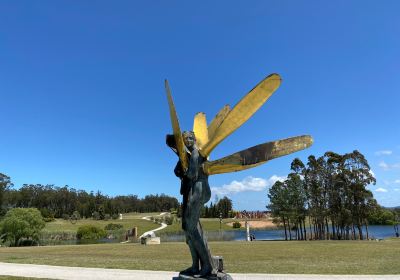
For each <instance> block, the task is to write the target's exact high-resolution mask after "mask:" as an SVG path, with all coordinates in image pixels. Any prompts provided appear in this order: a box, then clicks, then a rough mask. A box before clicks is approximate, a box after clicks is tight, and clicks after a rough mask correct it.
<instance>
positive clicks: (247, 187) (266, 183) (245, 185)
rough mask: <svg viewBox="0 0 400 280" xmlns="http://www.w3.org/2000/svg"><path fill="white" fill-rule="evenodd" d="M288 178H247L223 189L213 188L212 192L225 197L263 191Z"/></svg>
mask: <svg viewBox="0 0 400 280" xmlns="http://www.w3.org/2000/svg"><path fill="white" fill-rule="evenodd" d="M285 179H286V177H280V176H277V175H273V176H271V177H270V178H269V179H264V178H256V177H252V176H249V177H246V178H244V179H243V180H242V181H236V180H235V181H232V182H231V183H229V184H226V185H223V186H222V187H213V188H211V192H212V193H213V195H218V196H224V195H229V194H234V193H239V192H245V191H255V192H259V191H263V190H265V189H267V188H269V187H271V186H272V185H273V184H275V182H276V181H284V180H285Z"/></svg>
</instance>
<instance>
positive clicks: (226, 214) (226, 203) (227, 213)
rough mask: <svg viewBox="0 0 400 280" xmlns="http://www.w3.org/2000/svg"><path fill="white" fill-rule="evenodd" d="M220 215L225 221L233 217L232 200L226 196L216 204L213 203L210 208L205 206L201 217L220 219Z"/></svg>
mask: <svg viewBox="0 0 400 280" xmlns="http://www.w3.org/2000/svg"><path fill="white" fill-rule="evenodd" d="M220 215H222V218H224V219H226V218H232V217H233V205H232V200H230V199H229V198H228V197H226V196H224V197H223V198H221V199H220V200H218V201H217V202H216V203H215V204H213V203H212V202H211V203H210V206H207V205H206V206H204V208H203V209H202V212H201V217H203V218H219V217H220Z"/></svg>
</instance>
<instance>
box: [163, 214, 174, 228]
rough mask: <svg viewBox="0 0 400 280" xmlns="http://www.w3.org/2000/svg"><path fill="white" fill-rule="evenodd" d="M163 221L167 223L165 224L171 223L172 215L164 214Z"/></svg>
mask: <svg viewBox="0 0 400 280" xmlns="http://www.w3.org/2000/svg"><path fill="white" fill-rule="evenodd" d="M164 222H165V223H166V224H167V225H169V226H170V225H172V224H173V223H174V217H172V216H164Z"/></svg>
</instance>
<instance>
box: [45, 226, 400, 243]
mask: <svg viewBox="0 0 400 280" xmlns="http://www.w3.org/2000/svg"><path fill="white" fill-rule="evenodd" d="M368 231H369V237H370V238H373V239H385V238H389V237H394V236H395V232H394V228H393V226H369V227H368ZM250 233H251V234H254V236H255V238H256V240H285V231H284V230H281V229H267V230H250ZM363 234H364V235H365V228H363ZM205 235H206V236H207V240H208V241H244V240H246V231H245V230H228V231H208V232H205ZM159 236H160V238H161V242H184V241H185V235H184V233H183V232H172V233H161V235H159ZM292 236H293V237H294V236H295V233H294V232H292ZM121 241H123V240H122V237H120V238H115V239H106V238H104V239H100V240H76V239H69V240H49V239H43V240H41V242H40V244H41V245H75V244H98V243H119V242H121Z"/></svg>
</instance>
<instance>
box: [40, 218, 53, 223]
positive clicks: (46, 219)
mask: <svg viewBox="0 0 400 280" xmlns="http://www.w3.org/2000/svg"><path fill="white" fill-rule="evenodd" d="M54 220H55V219H54V217H46V218H43V221H45V222H46V223H49V222H52V221H54Z"/></svg>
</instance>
